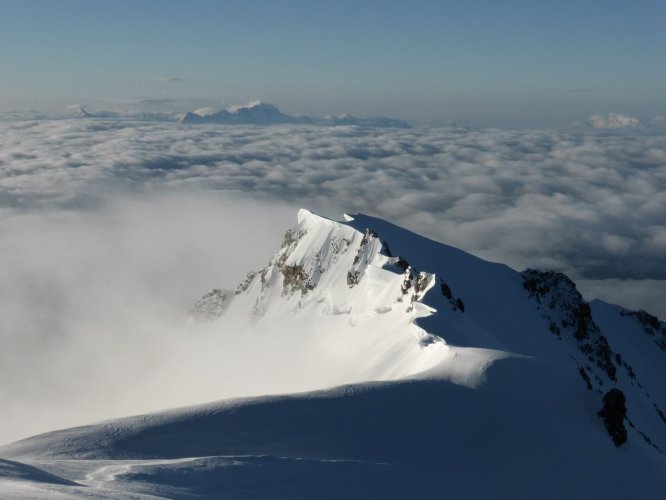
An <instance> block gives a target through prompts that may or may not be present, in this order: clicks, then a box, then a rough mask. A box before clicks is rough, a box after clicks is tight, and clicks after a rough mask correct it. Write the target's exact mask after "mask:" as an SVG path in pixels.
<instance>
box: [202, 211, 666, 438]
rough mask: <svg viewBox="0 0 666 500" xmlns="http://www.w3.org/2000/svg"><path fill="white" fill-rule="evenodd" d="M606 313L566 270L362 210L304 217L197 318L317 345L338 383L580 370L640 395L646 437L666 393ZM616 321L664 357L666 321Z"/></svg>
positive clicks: (589, 385) (593, 383)
mask: <svg viewBox="0 0 666 500" xmlns="http://www.w3.org/2000/svg"><path fill="white" fill-rule="evenodd" d="M595 304H601V305H600V306H596V305H595ZM604 306H605V304H603V303H601V302H598V301H597V302H594V303H592V304H590V303H588V302H587V301H586V300H585V299H584V298H583V297H582V295H581V294H580V293H579V292H578V290H577V289H576V286H575V283H573V282H572V281H571V280H570V279H569V278H568V277H567V276H565V275H564V274H562V273H556V272H551V271H538V270H534V269H528V270H526V271H523V272H522V273H519V272H517V271H514V270H513V269H510V268H509V267H507V266H504V265H502V264H496V263H492V262H488V261H485V260H482V259H479V258H478V257H475V256H473V255H470V254H468V253H466V252H463V251H461V250H459V249H456V248H453V247H450V246H447V245H444V244H442V243H438V242H435V241H432V240H429V239H427V238H423V237H421V236H419V235H416V234H414V233H411V232H410V231H407V230H405V229H403V228H399V227H397V226H394V225H392V224H390V223H388V222H386V221H383V220H381V219H377V218H374V217H370V216H366V215H362V214H354V215H346V216H345V221H344V222H336V221H333V220H331V219H327V218H325V217H321V216H319V215H316V214H314V213H312V212H310V211H308V210H305V209H301V210H300V211H299V212H298V224H297V225H296V226H295V227H294V228H292V229H290V230H288V231H287V232H286V234H285V237H284V240H283V242H282V245H281V248H280V249H279V250H278V252H277V253H276V254H275V256H274V257H273V258H272V259H271V261H270V262H269V264H268V265H267V266H266V267H265V268H263V269H262V270H260V271H258V272H256V273H250V274H249V275H248V278H247V279H246V280H245V281H244V282H243V283H241V285H239V286H238V287H237V289H236V291H235V292H234V293H231V292H226V293H223V292H221V291H217V292H210V293H209V294H207V295H206V296H204V297H203V298H202V299H201V300H200V301H199V302H198V303H197V305H196V306H195V308H194V310H193V316H195V317H197V318H202V317H206V318H208V320H211V321H212V325H211V327H212V328H215V325H216V324H219V325H220V327H221V326H222V325H224V324H227V322H232V323H233V324H248V325H252V326H251V329H252V330H253V331H254V332H257V331H270V332H272V334H274V335H276V336H279V335H285V336H286V337H287V338H290V339H292V340H295V339H298V342H299V343H303V344H308V343H314V344H316V345H317V346H318V348H320V349H322V350H321V351H320V352H319V354H321V353H322V352H326V354H325V356H324V357H325V363H331V368H332V367H334V366H340V365H341V364H344V366H345V370H344V377H348V378H342V379H337V380H336V382H338V383H343V382H355V381H360V380H387V379H395V378H404V377H407V376H410V377H412V376H423V374H426V373H427V374H428V376H431V375H432V374H433V373H437V374H438V375H437V376H440V377H443V378H446V379H449V380H457V382H458V383H461V384H463V385H469V386H475V385H477V384H479V383H482V382H483V380H484V379H485V376H486V375H485V374H486V371H487V369H488V368H489V367H490V366H492V365H493V364H494V363H496V362H498V360H501V359H505V358H506V357H507V356H508V357H525V356H528V357H533V358H537V359H543V360H546V361H548V362H549V363H555V364H558V365H563V366H565V367H566V368H565V369H566V370H570V371H571V372H573V373H575V374H577V375H578V377H579V380H580V382H579V383H580V384H581V387H583V388H586V389H588V390H591V391H598V392H599V393H600V394H604V393H607V392H608V391H609V390H610V389H612V388H617V389H618V390H621V391H623V394H634V395H633V396H632V397H630V398H629V402H628V403H627V404H628V406H629V407H630V413H633V414H634V415H636V417H635V418H636V421H632V423H634V425H635V426H637V428H638V426H639V425H640V426H641V427H640V429H641V430H639V431H637V432H640V433H642V434H644V435H645V436H647V435H648V433H647V431H645V430H642V429H649V428H652V427H653V426H655V425H663V424H664V422H662V421H661V417H660V415H661V413H660V412H661V411H662V410H661V408H662V407H664V406H666V391H665V390H664V389H663V388H662V387H661V386H660V385H658V384H656V383H655V382H650V375H649V371H650V370H651V368H640V365H641V363H642V359H641V357H640V356H639V355H638V354H636V353H633V354H632V353H629V354H628V355H626V356H625V354H624V353H623V352H622V350H623V346H622V343H623V341H615V342H614V341H613V338H612V335H608V334H607V333H606V331H605V329H604V328H603V326H602V323H601V322H602V321H607V314H606V313H605V312H601V311H600V310H599V309H603V307H604ZM598 310H599V311H598ZM617 315H618V316H619V317H621V318H624V319H631V320H632V323H631V325H632V326H631V328H636V329H639V330H640V331H646V329H647V330H649V332H647V333H648V335H647V336H650V332H654V333H653V334H652V335H651V336H652V337H654V338H655V339H656V340H657V345H655V346H654V349H653V350H654V351H655V352H654V353H652V355H661V354H663V351H661V349H660V348H659V347H660V344H659V342H660V341H661V339H662V335H663V334H662V332H663V331H666V330H664V326H663V323H661V322H660V321H659V320H658V319H656V318H654V317H652V316H650V315H647V313H645V314H642V313H639V312H630V311H629V312H628V311H626V310H624V309H622V310H620V311H619V312H617ZM244 321H246V322H247V323H243V322H244ZM248 328H249V327H248ZM285 332H288V333H287V334H285ZM294 332H298V333H294ZM301 334H302V335H303V337H301V336H300V335H301ZM250 335H252V334H250ZM470 349H477V350H478V349H481V350H480V351H479V352H481V353H485V354H481V355H480V357H479V356H477V358H476V359H477V362H475V363H474V364H473V367H472V368H470V366H469V365H467V366H466V365H465V363H467V362H468V361H469V357H465V355H464V353H465V352H469V350H470ZM650 349H652V348H650ZM319 354H314V356H318V355H319ZM309 355H310V354H309ZM325 363H323V364H325ZM332 370H333V368H332ZM461 372H465V373H466V376H465V377H459V378H456V374H459V373H461ZM642 373H645V380H641V374H642ZM418 374H421V375H418ZM331 382H333V379H331ZM645 383H647V384H649V385H650V386H651V387H650V389H649V390H648V389H647V388H645V387H644V384H645ZM657 394H659V396H656V395H657ZM637 401H642V402H641V403H637ZM632 405H633V406H632ZM645 407H652V410H649V411H647V412H643V410H642V408H645ZM638 421H640V423H639V424H637V423H636V422H638ZM662 445H663V446H665V447H666V442H664V443H663V444H662Z"/></svg>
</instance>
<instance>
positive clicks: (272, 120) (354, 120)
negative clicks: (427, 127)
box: [180, 101, 410, 128]
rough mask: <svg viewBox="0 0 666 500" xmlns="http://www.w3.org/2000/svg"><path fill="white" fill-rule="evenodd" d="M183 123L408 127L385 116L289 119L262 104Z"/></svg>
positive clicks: (196, 114)
mask: <svg viewBox="0 0 666 500" xmlns="http://www.w3.org/2000/svg"><path fill="white" fill-rule="evenodd" d="M180 123H186V124H197V123H198V124H204V123H208V124H211V123H212V124H221V125H277V124H283V123H301V124H310V125H327V126H335V125H358V126H362V127H381V128H410V126H409V124H408V123H407V122H405V121H403V120H397V119H395V118H387V117H370V118H358V117H355V116H351V115H338V116H326V117H324V118H315V117H312V116H290V115H286V114H284V113H282V112H281V111H280V110H279V109H278V108H277V107H276V106H274V105H272V104H268V103H265V102H261V101H253V102H251V103H249V104H246V105H244V106H232V107H230V108H229V109H224V110H222V111H218V112H216V113H210V112H202V111H191V112H189V113H187V114H186V115H185V116H183V117H182V118H181V119H180Z"/></svg>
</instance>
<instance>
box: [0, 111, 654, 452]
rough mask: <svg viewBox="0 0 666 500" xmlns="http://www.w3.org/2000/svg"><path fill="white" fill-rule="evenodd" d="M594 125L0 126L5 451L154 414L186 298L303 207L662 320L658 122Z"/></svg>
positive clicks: (229, 276) (0, 394)
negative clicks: (556, 273) (381, 222)
mask: <svg viewBox="0 0 666 500" xmlns="http://www.w3.org/2000/svg"><path fill="white" fill-rule="evenodd" d="M593 118H594V119H593V120H591V122H590V124H591V125H590V126H572V127H570V128H568V129H558V130H498V129H486V130H477V129H468V128H462V127H453V126H452V127H448V128H414V129H380V128H359V127H316V126H273V127H263V128H262V127H238V126H236V127H220V126H184V125H180V124H177V123H172V122H145V121H137V120H130V119H90V118H80V119H74V118H70V119H57V120H56V119H53V120H50V119H49V120H46V119H41V120H25V119H19V118H17V117H10V118H8V119H5V120H0V144H1V147H0V261H1V262H2V273H1V275H0V340H1V341H2V345H3V348H2V349H1V350H0V380H2V381H3V383H2V384H0V402H1V403H2V405H3V416H4V417H5V425H4V427H3V429H0V442H1V441H7V440H9V439H10V438H11V439H14V438H16V437H20V436H23V435H27V434H29V433H34V432H38V431H44V430H48V429H50V428H52V427H53V426H60V425H61V426H65V425H72V424H74V423H84V422H85V421H87V420H88V419H91V418H105V417H111V416H115V415H122V414H125V413H128V412H135V411H144V410H146V409H154V408H157V407H159V406H160V404H161V403H163V402H164V399H160V397H159V395H156V396H155V398H154V399H151V397H148V396H146V392H145V388H146V387H153V388H154V387H157V386H159V380H158V381H155V380H147V379H149V378H151V376H152V377H162V376H163V374H164V363H166V361H165V360H169V359H171V360H173V358H174V356H176V357H177V353H178V351H179V349H181V348H182V349H185V348H186V347H185V346H186V343H187V342H188V341H189V339H187V337H186V336H184V334H183V328H182V327H183V324H184V318H185V316H186V314H187V310H188V308H189V307H190V306H191V304H192V303H193V302H194V301H195V300H196V298H198V296H200V295H201V294H202V293H203V292H204V291H205V290H206V289H208V288H211V287H214V286H219V287H224V288H233V287H234V286H235V285H236V284H237V283H238V282H239V281H240V280H241V279H242V277H243V276H244V274H245V273H246V272H247V271H249V270H252V269H257V268H260V267H261V266H263V265H265V263H266V262H267V261H268V259H269V258H270V256H271V255H272V254H273V253H274V252H275V251H276V250H277V249H278V247H279V245H280V242H281V234H282V233H283V232H284V230H285V229H286V228H288V227H290V226H292V225H293V224H295V219H296V208H298V207H300V206H303V207H306V208H309V209H311V210H313V211H315V212H319V213H322V214H324V215H327V216H330V217H333V218H337V219H340V218H341V215H342V213H343V212H348V213H354V212H364V213H368V214H372V215H377V216H380V217H383V218H386V219H389V220H391V221H392V222H395V223H397V224H399V225H403V226H406V227H408V228H410V229H412V230H414V231H416V232H418V233H421V234H425V235H427V236H429V237H432V238H434V239H437V240H439V241H442V242H445V243H448V244H450V245H453V246H456V247H459V248H462V249H464V250H467V251H469V252H471V253H474V254H477V255H479V256H482V257H485V258H488V259H491V260H495V261H501V262H504V263H506V264H508V265H510V266H512V267H514V268H516V269H523V268H525V267H537V268H547V269H556V270H560V271H564V272H566V273H568V274H569V275H570V276H572V277H573V278H574V279H575V280H576V282H577V283H578V284H579V286H580V288H581V290H582V291H583V293H584V294H585V295H586V297H587V298H592V297H594V296H597V297H601V298H604V299H606V300H609V301H611V302H616V303H622V304H623V305H626V306H628V307H632V308H644V309H647V310H648V311H651V312H653V313H656V314H658V315H660V316H662V317H664V316H666V306H665V305H664V304H665V301H664V299H665V298H666V136H665V133H664V129H663V128H658V127H656V126H651V127H646V126H641V125H640V124H638V125H636V123H635V122H634V121H633V120H626V119H624V118H623V119H618V118H617V116H614V117H606V118H600V117H593ZM618 123H628V124H629V125H628V126H627V127H624V126H615V125H616V124H618ZM599 124H602V125H608V124H611V125H613V126H603V127H600V126H599ZM407 257H408V256H407ZM174 325H175V326H174ZM151 374H152V375H151ZM181 375H182V374H181ZM186 382H187V381H186ZM165 383H167V381H165ZM156 384H157V385H156ZM178 384H179V385H183V380H180V381H179V382H178ZM185 385H186V384H185ZM123 388H126V390H125V389H123ZM123 391H125V392H123ZM111 394H113V396H110V395H111ZM206 394H209V395H210V397H211V398H212V397H213V396H214V395H215V393H214V391H213V392H211V391H209V392H207V393H206ZM137 401H142V402H143V403H144V406H141V405H140V404H138V403H137ZM8 402H9V403H11V404H9V403H8ZM171 403H174V404H175V403H177V401H170V404H171ZM45 408H47V409H46V410H45ZM26 415H31V416H32V417H31V418H30V419H27V418H26ZM75 415H76V418H74V416H75Z"/></svg>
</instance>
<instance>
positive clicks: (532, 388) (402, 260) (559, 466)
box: [0, 210, 666, 498]
mask: <svg viewBox="0 0 666 500" xmlns="http://www.w3.org/2000/svg"><path fill="white" fill-rule="evenodd" d="M348 219H349V220H348V221H347V222H342V223H341V222H334V221H331V220H328V219H324V218H322V217H318V216H316V215H314V214H311V213H310V212H307V211H305V210H301V211H300V212H299V222H298V225H297V226H296V227H295V228H294V229H292V230H290V231H288V232H287V234H286V236H285V239H284V242H283V245H282V248H281V249H280V250H279V251H278V253H277V254H276V255H275V257H274V258H273V259H272V260H271V262H270V263H269V265H268V266H267V267H266V268H264V269H262V270H260V271H259V272H257V273H251V274H250V275H248V279H247V280H246V281H244V282H243V283H241V285H239V287H238V288H237V289H236V290H235V291H224V290H212V291H211V292H209V293H207V294H206V295H205V296H204V297H203V298H202V299H200V300H199V301H198V302H197V303H196V305H195V307H194V308H193V311H192V318H193V321H194V323H195V326H194V327H193V329H192V332H191V334H192V335H198V336H202V337H204V338H205V336H207V335H217V336H231V337H234V338H238V339H241V340H242V341H239V342H238V343H236V344H229V345H231V346H236V348H237V351H234V353H236V354H237V356H238V358H239V363H238V368H237V370H238V372H237V373H238V378H239V381H240V379H242V378H244V377H247V376H249V374H250V373H252V372H255V373H256V372H258V373H262V368H261V367H255V366H254V365H256V364H258V363H262V364H264V363H267V364H268V368H269V370H268V372H266V373H268V374H269V377H270V378H271V380H270V383H268V382H267V383H266V386H265V387H266V388H267V392H273V393H274V392H276V391H282V392H285V393H289V394H284V395H269V396H261V397H251V398H240V399H232V400H225V401H221V402H217V403H211V404H207V405H202V406H197V407H188V408H183V409H176V410H169V411H165V412H161V413H156V414H151V415H143V416H138V417H130V418H125V419H119V420H113V421H108V422H103V423H99V424H95V425H90V426H85V427H78V428H73V429H67V430H61V431H55V432H51V433H47V434H43V435H39V436H35V437H32V438H29V439H26V440H23V441H19V442H17V443H14V444H10V445H7V446H4V447H2V448H0V457H2V458H1V459H0V497H1V498H42V497H44V498H68V497H82V498H155V497H158V498H201V497H212V498H663V497H664V495H666V456H665V455H664V451H665V450H666V415H665V414H664V411H665V409H666V387H664V383H663V381H664V380H665V379H666V378H665V376H666V369H665V366H666V365H665V363H664V361H665V358H666V325H665V324H664V323H662V322H660V321H659V320H657V319H656V318H654V317H653V316H650V315H649V314H647V313H645V312H643V311H629V310H626V309H623V308H621V307H618V306H613V305H609V304H606V303H603V302H600V301H593V302H591V303H587V302H586V301H584V300H583V298H582V297H581V296H580V294H579V293H578V292H577V290H576V288H575V285H574V284H573V283H572V282H571V281H570V280H569V279H568V278H566V276H564V275H561V274H557V273H549V272H540V271H534V270H527V271H524V272H523V273H518V272H516V271H513V270H512V269H510V268H508V267H506V266H503V265H501V264H495V263H490V262H486V261H483V260H481V259H478V258H476V257H474V256H471V255H469V254H466V253H464V252H462V251H460V250H457V249H455V248H451V247H448V246H446V245H443V244H440V243H436V242H433V241H431V240H427V239H425V238H422V237H420V236H417V235H415V234H413V233H410V232H408V231H406V230H403V229H401V228H398V227H396V226H393V225H391V224H389V223H387V222H385V221H382V220H379V219H375V218H371V217H367V216H361V215H358V216H353V218H352V217H348ZM265 346H269V349H271V350H273V352H275V357H276V358H281V359H276V360H274V363H275V365H272V364H271V361H270V360H267V359H265V358H263V357H262V358H259V357H258V355H257V354H256V353H258V352H260V351H262V350H265ZM243 366H245V367H246V371H243V368H242V367H243ZM278 367H279V368H280V370H279V371H278V370H273V368H278ZM264 369H265V367H264ZM269 387H270V388H271V389H270V391H269V390H268V388H269ZM314 389H319V390H314ZM296 391H308V392H296Z"/></svg>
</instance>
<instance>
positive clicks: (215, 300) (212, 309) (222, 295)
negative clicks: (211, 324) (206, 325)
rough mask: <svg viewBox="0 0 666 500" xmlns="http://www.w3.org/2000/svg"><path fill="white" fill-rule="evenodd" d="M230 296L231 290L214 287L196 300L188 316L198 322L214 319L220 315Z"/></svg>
mask: <svg viewBox="0 0 666 500" xmlns="http://www.w3.org/2000/svg"><path fill="white" fill-rule="evenodd" d="M231 297H232V294H231V292H228V291H226V290H220V289H219V288H214V289H212V290H210V291H209V292H207V293H206V294H205V295H204V296H203V297H201V298H200V299H199V300H197V301H196V303H195V304H194V306H193V307H192V309H191V310H190V316H191V318H192V319H193V320H194V321H198V322H204V321H212V320H215V319H217V318H219V317H220V316H221V315H222V313H223V312H224V310H225V309H226V307H227V305H228V303H229V301H230V300H231Z"/></svg>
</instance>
